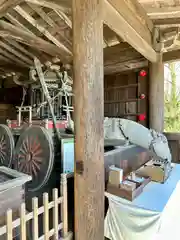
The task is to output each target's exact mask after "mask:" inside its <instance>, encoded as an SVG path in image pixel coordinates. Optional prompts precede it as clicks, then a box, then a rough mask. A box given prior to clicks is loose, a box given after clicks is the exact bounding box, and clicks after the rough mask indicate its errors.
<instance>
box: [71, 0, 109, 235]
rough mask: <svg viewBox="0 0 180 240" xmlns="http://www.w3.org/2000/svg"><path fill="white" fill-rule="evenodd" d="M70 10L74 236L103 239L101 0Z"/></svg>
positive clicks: (86, 0)
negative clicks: (71, 26) (72, 91)
mask: <svg viewBox="0 0 180 240" xmlns="http://www.w3.org/2000/svg"><path fill="white" fill-rule="evenodd" d="M72 11H73V46H74V49H73V55H74V59H73V62H74V95H75V97H74V100H75V111H74V120H75V139H76V141H75V215H74V216H75V239H76V240H85V239H86V240H97V239H98V240H103V239H104V180H105V179H104V134H103V122H104V109H103V108H104V97H103V91H104V88H103V78H104V77H103V21H102V20H103V0H73V7H72ZM97 143H98V144H97ZM97 183H98V184H97Z"/></svg>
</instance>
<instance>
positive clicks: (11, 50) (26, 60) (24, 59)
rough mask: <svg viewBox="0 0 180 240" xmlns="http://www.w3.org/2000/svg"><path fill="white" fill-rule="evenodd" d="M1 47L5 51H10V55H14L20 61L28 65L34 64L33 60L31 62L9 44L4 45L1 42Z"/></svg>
mask: <svg viewBox="0 0 180 240" xmlns="http://www.w3.org/2000/svg"><path fill="white" fill-rule="evenodd" d="M0 47H3V48H4V49H6V50H7V51H9V52H10V53H12V54H14V55H15V56H17V57H18V58H19V59H21V60H23V61H24V62H25V63H26V64H29V65H32V64H33V61H32V60H30V59H29V58H28V57H26V56H24V54H21V53H20V52H18V51H17V50H15V49H14V48H12V47H11V46H9V45H8V44H6V43H4V42H3V41H0Z"/></svg>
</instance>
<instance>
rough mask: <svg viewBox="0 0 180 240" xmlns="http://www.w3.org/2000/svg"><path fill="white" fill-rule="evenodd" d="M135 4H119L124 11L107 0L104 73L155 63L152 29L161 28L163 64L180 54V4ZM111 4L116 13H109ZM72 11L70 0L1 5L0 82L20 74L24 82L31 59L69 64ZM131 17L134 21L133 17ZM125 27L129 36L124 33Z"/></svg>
mask: <svg viewBox="0 0 180 240" xmlns="http://www.w3.org/2000/svg"><path fill="white" fill-rule="evenodd" d="M138 1H139V3H140V4H139V3H138ZM138 1H137V0H132V3H130V2H131V1H125V0H122V1H121V6H122V9H125V10H124V12H123V11H122V10H121V8H120V5H118V4H119V3H118V1H117V0H105V4H106V9H105V12H106V14H105V15H106V19H105V21H104V66H105V73H106V74H111V73H114V72H120V71H126V70H129V69H136V68H141V67H143V66H147V64H148V61H147V60H146V59H149V60H151V59H152V61H156V52H155V51H154V49H153V47H152V45H153V44H152V35H151V33H152V32H153V30H154V26H155V27H158V28H159V29H160V33H161V34H160V36H161V37H160V39H159V42H160V43H161V44H162V46H163V47H162V48H163V52H164V53H166V55H164V59H165V60H169V59H176V58H178V55H180V54H179V51H180V50H179V49H180V36H179V26H180V0H156V1H155V0H138ZM136 2H137V3H136ZM110 3H111V4H112V6H113V7H114V9H116V10H115V11H116V12H115V11H114V9H111V6H109V4H110ZM116 7H117V8H116ZM118 7H119V9H118ZM124 7H125V8H124ZM141 7H142V8H141ZM107 9H108V11H107ZM71 12H72V11H71V1H70V0H53V1H50V0H24V1H23V0H14V1H12V0H6V1H5V0H0V17H1V19H0V76H1V78H6V77H7V76H8V77H10V76H12V75H14V74H16V73H24V74H25V75H26V76H27V77H28V74H27V73H28V70H29V68H30V67H31V66H33V58H34V56H37V57H38V58H39V59H40V60H41V62H42V63H43V64H45V63H47V62H48V61H51V62H57V61H60V60H61V61H62V62H63V63H65V64H66V63H67V64H70V65H71V64H72V14H71ZM115 13H120V14H121V16H118V15H117V14H115ZM136 13H137V14H136ZM123 14H124V15H123ZM134 14H136V15H137V16H136V17H134ZM138 14H139V15H138ZM126 15H127V16H128V18H129V19H128V20H127V22H128V24H126V25H123V24H118V23H117V21H122V23H124V22H123V21H124V20H123V19H122V17H124V18H126ZM116 25H117V26H116ZM121 27H122V30H121ZM123 27H124V31H127V33H128V34H127V33H126V34H123V32H122V31H123ZM133 31H134V32H133ZM144 39H145V40H144ZM127 42H128V43H129V44H130V45H131V46H130V45H129V44H128V43H127ZM140 45H142V46H143V48H142V47H139V46H140ZM135 49H136V50H135ZM144 49H145V50H144ZM137 50H138V51H137ZM139 52H140V53H139Z"/></svg>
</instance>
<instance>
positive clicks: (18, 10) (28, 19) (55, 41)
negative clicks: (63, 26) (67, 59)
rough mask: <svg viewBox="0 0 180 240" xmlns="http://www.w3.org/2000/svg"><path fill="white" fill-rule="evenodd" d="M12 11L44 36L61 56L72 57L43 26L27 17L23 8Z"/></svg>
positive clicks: (18, 7)
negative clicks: (59, 51)
mask: <svg viewBox="0 0 180 240" xmlns="http://www.w3.org/2000/svg"><path fill="white" fill-rule="evenodd" d="M14 10H15V11H16V12H17V13H19V14H20V15H21V16H22V17H23V18H24V19H26V20H27V21H28V22H29V23H30V24H32V26H34V27H35V28H37V29H38V30H39V31H40V32H41V33H42V34H44V36H46V38H47V39H48V40H50V41H51V42H52V43H54V44H55V45H56V46H57V47H58V48H59V49H60V50H61V51H62V54H66V55H68V56H72V52H71V51H70V50H69V49H68V48H67V47H66V46H64V45H63V44H62V43H60V42H59V41H58V40H57V39H56V38H55V37H54V36H53V35H51V34H50V33H49V32H48V31H47V30H46V28H44V27H43V26H41V25H39V24H38V22H37V21H36V20H35V19H34V18H33V17H31V15H29V14H28V13H27V12H26V11H25V10H24V9H23V8H21V7H20V6H16V7H15V8H14Z"/></svg>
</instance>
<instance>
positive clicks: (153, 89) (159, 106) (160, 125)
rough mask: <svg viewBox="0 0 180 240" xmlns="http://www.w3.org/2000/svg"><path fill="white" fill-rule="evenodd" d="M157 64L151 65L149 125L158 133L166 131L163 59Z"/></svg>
mask: <svg viewBox="0 0 180 240" xmlns="http://www.w3.org/2000/svg"><path fill="white" fill-rule="evenodd" d="M159 59H160V60H159V61H158V62H157V63H150V64H149V70H150V79H149V123H150V128H152V129H155V130H156V131H158V132H163V130H164V64H163V63H162V57H161V56H160V57H159Z"/></svg>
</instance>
